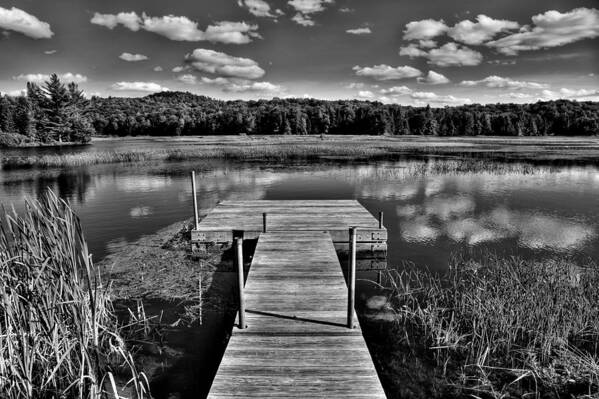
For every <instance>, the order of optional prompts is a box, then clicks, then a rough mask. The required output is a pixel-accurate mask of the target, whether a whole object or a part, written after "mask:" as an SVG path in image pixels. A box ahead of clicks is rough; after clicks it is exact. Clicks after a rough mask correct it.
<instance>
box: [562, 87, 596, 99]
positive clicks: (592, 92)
mask: <svg viewBox="0 0 599 399" xmlns="http://www.w3.org/2000/svg"><path fill="white" fill-rule="evenodd" d="M559 92H560V94H562V95H563V96H566V97H591V96H597V95H599V89H577V90H572V89H566V88H564V87H562V88H561V89H560V90H559Z"/></svg>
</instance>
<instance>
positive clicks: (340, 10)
mask: <svg viewBox="0 0 599 399" xmlns="http://www.w3.org/2000/svg"><path fill="white" fill-rule="evenodd" d="M354 11H356V10H354V9H353V8H349V7H342V8H340V9H339V12H343V13H351V12H354Z"/></svg>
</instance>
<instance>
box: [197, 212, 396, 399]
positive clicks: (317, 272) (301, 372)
mask: <svg viewBox="0 0 599 399" xmlns="http://www.w3.org/2000/svg"><path fill="white" fill-rule="evenodd" d="M352 202H353V201H352ZM241 203H243V202H237V201H234V202H229V201H227V204H228V205H235V206H238V205H239V204H241ZM243 204H244V205H245V206H247V207H252V206H254V205H252V204H248V203H243ZM298 204H299V202H298ZM331 206H333V205H331ZM244 294H245V300H246V301H245V302H246V308H247V311H246V317H245V320H246V324H247V328H246V329H243V330H240V329H237V328H234V329H233V333H232V336H231V339H230V340H229V343H228V346H227V349H226V351H225V355H224V357H223V359H222V361H221V365H220V367H219V370H218V373H217V375H216V377H215V379H214V382H213V384H212V388H211V390H210V395H209V397H210V398H225V397H244V398H247V397H260V398H271V397H277V398H298V397H299V398H305V397H327V398H331V397H333V398H352V397H361V398H384V397H385V394H384V392H383V389H382V387H381V384H380V382H379V379H378V375H377V372H376V370H375V368H374V365H373V363H372V359H371V357H370V353H369V351H368V348H367V347H366V343H365V342H364V338H363V337H362V333H361V330H360V327H359V324H358V325H356V328H354V329H349V328H347V326H346V323H347V287H346V284H345V280H344V277H343V273H342V270H341V266H340V264H339V261H338V258H337V254H336V252H335V247H334V246H333V241H332V239H331V235H330V234H329V233H327V232H326V231H325V232H323V231H319V232H316V231H308V232H302V231H293V232H273V233H266V234H261V235H260V238H259V240H258V244H257V246H256V250H255V254H254V258H253V260H252V265H251V268H250V271H249V274H248V276H247V280H246V286H245V290H244ZM356 319H357V318H356Z"/></svg>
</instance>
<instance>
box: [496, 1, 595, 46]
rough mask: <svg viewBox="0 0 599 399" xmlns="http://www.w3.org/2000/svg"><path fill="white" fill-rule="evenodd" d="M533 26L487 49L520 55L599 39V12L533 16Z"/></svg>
mask: <svg viewBox="0 0 599 399" xmlns="http://www.w3.org/2000/svg"><path fill="white" fill-rule="evenodd" d="M532 22H533V25H534V26H533V27H530V26H525V27H524V28H522V29H521V31H520V32H518V33H514V34H511V35H508V36H505V37H502V38H500V39H497V40H494V41H491V42H487V43H486V44H487V46H489V47H493V48H496V49H497V51H499V52H500V53H503V54H507V55H516V54H518V52H520V51H527V50H538V49H541V48H549V47H558V46H563V45H565V44H568V43H572V42H575V41H578V40H582V39H590V38H595V37H598V36H599V10H597V9H595V8H591V9H589V8H584V7H582V8H576V9H573V10H572V11H569V12H566V13H561V12H559V11H555V10H550V11H547V12H545V13H543V14H537V15H535V16H533V17H532Z"/></svg>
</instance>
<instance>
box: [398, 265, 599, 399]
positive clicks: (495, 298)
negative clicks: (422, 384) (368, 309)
mask: <svg viewBox="0 0 599 399" xmlns="http://www.w3.org/2000/svg"><path fill="white" fill-rule="evenodd" d="M391 282H392V286H393V295H392V305H393V309H394V310H395V311H396V312H397V318H396V320H397V328H398V330H397V333H398V334H399V335H396V336H398V337H401V341H402V342H403V343H402V346H401V350H406V348H409V350H410V351H411V352H412V354H413V355H414V356H415V357H417V358H419V359H421V360H422V359H424V362H426V363H428V364H429V365H430V366H432V367H433V368H434V369H435V378H436V382H435V383H437V384H439V386H443V385H444V387H443V388H441V389H439V390H438V392H442V393H441V395H442V396H443V397H445V396H454V397H462V396H469V397H487V398H506V397H543V398H545V397H555V398H558V397H579V398H583V397H597V395H599V357H598V353H597V349H598V345H599V290H598V289H597V287H599V270H597V267H596V266H595V265H587V266H586V267H579V266H576V265H575V264H573V263H572V262H570V261H568V260H556V259H554V260H549V261H545V262H540V261H525V260H522V259H519V258H508V259H504V258H497V257H494V256H488V257H487V259H486V260H485V261H474V260H467V259H461V258H456V259H453V260H452V262H451V266H450V270H449V272H448V273H447V275H445V276H435V275H432V274H430V273H427V272H403V273H402V272H392V274H391ZM439 381H442V382H441V383H439Z"/></svg>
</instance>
